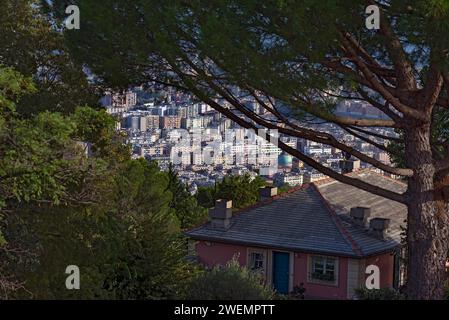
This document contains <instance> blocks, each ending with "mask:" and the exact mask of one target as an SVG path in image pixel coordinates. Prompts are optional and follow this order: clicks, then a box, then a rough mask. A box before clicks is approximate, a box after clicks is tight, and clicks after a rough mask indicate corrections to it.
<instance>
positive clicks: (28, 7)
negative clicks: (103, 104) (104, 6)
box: [0, 0, 99, 116]
mask: <svg viewBox="0 0 449 320" xmlns="http://www.w3.org/2000/svg"><path fill="white" fill-rule="evenodd" d="M0 30H2V32H1V33H0V43H1V44H2V49H1V52H0V65H4V66H7V67H12V68H14V69H15V70H16V71H18V72H20V73H21V74H22V75H24V76H26V77H32V78H33V80H34V83H35V86H36V88H37V89H38V90H36V91H34V92H28V93H27V94H25V95H24V97H23V98H22V99H21V100H20V102H19V103H18V105H17V107H16V109H17V111H18V112H19V113H20V114H22V115H27V116H28V115H31V114H37V113H38V112H40V111H45V110H49V111H58V112H62V113H65V114H68V113H70V112H73V111H74V110H75V108H76V107H78V106H80V105H85V104H87V105H90V106H96V105H97V104H98V99H99V96H98V93H97V91H96V89H95V87H93V86H91V85H90V84H89V83H88V80H87V76H86V74H85V73H84V71H83V68H82V65H81V64H77V63H76V62H75V61H74V60H73V59H72V57H71V56H70V54H69V52H68V50H67V48H66V46H65V43H64V39H63V36H62V34H61V32H59V31H57V30H55V28H54V26H52V24H51V21H49V20H48V19H47V18H46V16H45V15H44V14H43V12H42V10H41V6H40V1H39V0H4V1H1V3H0Z"/></svg>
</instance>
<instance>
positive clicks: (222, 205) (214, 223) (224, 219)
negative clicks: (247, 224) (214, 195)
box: [209, 199, 232, 230]
mask: <svg viewBox="0 0 449 320" xmlns="http://www.w3.org/2000/svg"><path fill="white" fill-rule="evenodd" d="M209 217H210V219H211V227H212V228H213V229H221V230H227V229H229V226H230V224H231V217H232V200H225V199H218V200H216V201H215V207H214V208H210V209H209Z"/></svg>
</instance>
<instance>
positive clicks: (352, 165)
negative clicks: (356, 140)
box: [340, 159, 360, 174]
mask: <svg viewBox="0 0 449 320" xmlns="http://www.w3.org/2000/svg"><path fill="white" fill-rule="evenodd" d="M340 169H341V173H343V174H344V173H350V172H353V171H357V170H359V169H360V160H358V159H347V160H340Z"/></svg>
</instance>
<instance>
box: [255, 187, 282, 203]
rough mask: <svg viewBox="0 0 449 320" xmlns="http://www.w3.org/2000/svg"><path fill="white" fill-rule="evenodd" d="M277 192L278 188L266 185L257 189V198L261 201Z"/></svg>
mask: <svg viewBox="0 0 449 320" xmlns="http://www.w3.org/2000/svg"><path fill="white" fill-rule="evenodd" d="M277 194H278V188H276V187H272V186H267V187H262V188H260V189H259V198H260V200H261V201H263V200H268V199H271V197H274V196H276V195H277Z"/></svg>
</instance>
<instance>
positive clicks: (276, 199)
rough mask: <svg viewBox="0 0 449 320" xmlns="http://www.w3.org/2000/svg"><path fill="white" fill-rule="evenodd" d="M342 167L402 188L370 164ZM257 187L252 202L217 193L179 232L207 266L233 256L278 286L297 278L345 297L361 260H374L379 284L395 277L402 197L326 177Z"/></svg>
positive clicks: (314, 289) (361, 274)
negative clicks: (203, 215) (196, 222)
mask: <svg viewBox="0 0 449 320" xmlns="http://www.w3.org/2000/svg"><path fill="white" fill-rule="evenodd" d="M348 175H350V176H353V177H356V178H358V179H361V180H363V181H366V182H368V183H371V184H375V185H379V186H380V185H382V187H384V188H388V189H390V190H393V191H396V192H404V191H405V189H406V185H405V184H403V183H401V182H399V181H396V180H393V179H391V178H387V177H385V176H383V175H381V174H378V173H376V172H374V171H360V172H353V173H349V174H348ZM260 195H261V199H260V201H259V203H257V204H256V205H254V206H251V207H249V208H245V209H243V210H239V211H236V212H233V209H232V202H231V201H227V200H217V202H216V205H215V208H212V209H211V210H210V212H209V215H210V221H209V222H207V223H206V224H203V225H201V226H199V227H196V228H194V229H192V230H189V231H188V232H186V235H187V236H188V237H189V239H190V240H189V242H190V245H191V249H192V250H194V253H195V255H196V258H197V260H198V261H199V262H200V263H202V264H204V265H205V266H207V267H213V266H215V265H224V264H226V262H228V261H229V260H231V259H232V258H233V257H237V259H238V261H239V263H240V264H242V265H246V266H248V267H249V268H250V269H251V270H254V271H255V272H260V273H261V274H262V275H263V277H264V278H265V280H266V281H267V282H268V283H270V284H272V285H273V287H274V288H275V289H276V290H277V292H279V293H282V294H287V293H289V292H291V291H292V290H293V288H294V287H295V286H299V285H300V284H301V283H303V284H304V288H305V289H306V293H305V294H306V298H324V299H326V298H327V299H351V298H352V297H353V296H354V290H355V289H356V288H359V287H361V286H364V285H365V281H366V277H367V276H368V275H367V274H366V267H367V266H369V265H375V266H377V267H378V268H379V271H380V274H379V276H380V277H379V280H380V281H379V283H380V287H381V288H383V287H396V286H397V285H398V284H399V282H400V280H401V279H400V273H401V268H400V259H399V256H400V248H401V233H402V229H401V227H402V226H403V225H404V223H405V219H406V213H407V210H406V207H405V206H404V205H402V204H400V203H396V202H394V201H391V200H388V199H385V198H382V197H379V196H376V195H373V194H370V193H368V192H365V191H361V190H359V189H356V188H355V187H352V186H349V185H345V184H342V183H340V182H337V181H335V180H332V179H325V180H321V181H318V182H315V183H311V184H307V185H304V186H302V187H297V188H295V189H292V190H290V191H289V192H287V193H285V194H281V195H277V189H276V188H273V187H266V188H263V189H261V194H260Z"/></svg>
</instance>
